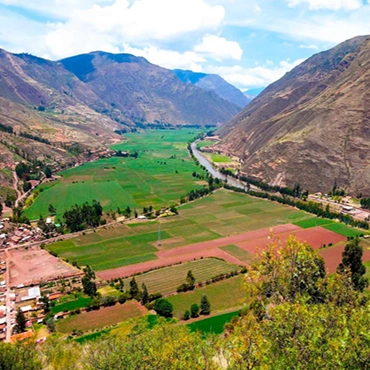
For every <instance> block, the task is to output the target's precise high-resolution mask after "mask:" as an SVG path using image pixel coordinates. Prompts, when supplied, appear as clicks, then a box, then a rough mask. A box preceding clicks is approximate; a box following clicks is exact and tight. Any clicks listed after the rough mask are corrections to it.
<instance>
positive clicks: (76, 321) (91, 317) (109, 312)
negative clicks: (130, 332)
mask: <svg viewBox="0 0 370 370" xmlns="http://www.w3.org/2000/svg"><path fill="white" fill-rule="evenodd" d="M145 314H146V309H145V308H144V307H142V306H141V305H140V304H139V303H137V302H136V301H130V302H127V303H125V304H123V305H120V304H116V305H115V306H112V307H106V308H100V310H97V311H90V312H84V313H81V314H79V315H71V316H68V317H67V318H65V319H62V320H60V321H58V323H57V325H56V328H57V331H58V332H59V333H64V334H68V333H72V332H73V331H74V330H77V331H82V332H87V331H92V330H97V329H102V328H104V327H106V326H111V325H116V324H118V323H120V322H122V321H125V320H128V319H132V318H135V317H140V316H144V315H145Z"/></svg>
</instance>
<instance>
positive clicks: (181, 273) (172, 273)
mask: <svg viewBox="0 0 370 370" xmlns="http://www.w3.org/2000/svg"><path fill="white" fill-rule="evenodd" d="M238 269H239V267H238V266H236V265H232V264H229V263H227V262H224V261H221V260H218V259H215V258H207V259H202V260H197V261H193V262H188V263H184V264H181V265H176V266H171V267H166V268H162V269H159V270H155V271H151V272H148V273H145V274H142V275H138V276H135V280H136V281H137V283H138V284H139V286H141V285H142V283H145V285H146V287H147V288H148V291H149V294H153V293H162V294H169V293H175V292H176V288H177V287H178V286H180V285H181V284H182V283H184V282H185V278H186V274H187V272H188V271H189V270H191V271H192V273H193V275H194V277H195V281H196V283H198V282H203V283H204V282H205V281H206V280H209V279H211V278H213V277H215V276H217V275H220V274H227V273H230V272H232V271H235V270H238ZM130 280H131V279H125V280H124V284H125V287H128V286H129V282H130Z"/></svg>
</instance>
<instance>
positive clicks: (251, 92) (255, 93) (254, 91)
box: [244, 87, 265, 97]
mask: <svg viewBox="0 0 370 370" xmlns="http://www.w3.org/2000/svg"><path fill="white" fill-rule="evenodd" d="M263 90H265V87H258V88H256V89H249V90H247V91H244V95H246V96H248V95H250V96H254V97H256V96H258V95H259V94H261V92H262V91H263Z"/></svg>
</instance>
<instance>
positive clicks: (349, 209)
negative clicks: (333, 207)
mask: <svg viewBox="0 0 370 370" xmlns="http://www.w3.org/2000/svg"><path fill="white" fill-rule="evenodd" d="M342 211H343V212H351V211H353V207H350V206H343V207H342Z"/></svg>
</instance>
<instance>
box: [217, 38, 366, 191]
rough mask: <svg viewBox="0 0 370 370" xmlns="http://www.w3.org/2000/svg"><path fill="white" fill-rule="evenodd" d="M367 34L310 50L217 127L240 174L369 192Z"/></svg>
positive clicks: (315, 188)
mask: <svg viewBox="0 0 370 370" xmlns="http://www.w3.org/2000/svg"><path fill="white" fill-rule="evenodd" d="M369 88H370V37H366V36H363V37H357V38H354V39H351V40H348V41H346V42H344V43H342V44H340V45H338V46H337V47H335V48H333V49H331V50H329V51H326V52H323V53H320V54H317V55H314V56H313V57H311V58H309V59H308V60H306V61H305V62H303V63H302V64H301V65H299V66H298V67H296V68H294V69H293V70H292V71H291V72H289V73H287V74H286V75H285V76H284V77H283V78H282V79H280V80H279V81H277V82H275V83H274V84H272V85H270V86H269V87H268V88H267V89H266V90H265V91H264V92H263V93H262V94H261V95H260V96H258V97H257V98H256V99H255V100H254V101H252V102H251V103H250V104H249V105H248V106H247V107H246V109H244V110H243V111H242V112H241V113H240V114H239V115H238V116H236V117H235V118H234V119H233V120H231V121H230V122H229V123H228V124H226V125H225V126H224V127H222V128H221V129H220V134H221V136H222V138H223V143H222V146H223V147H224V148H225V149H227V150H230V151H231V152H233V153H234V154H237V155H238V156H239V157H241V158H242V159H243V160H244V165H243V172H245V173H246V174H248V175H250V176H255V177H258V178H260V179H263V180H265V181H267V182H270V183H272V184H279V185H290V186H291V185H293V184H294V183H296V182H299V183H300V184H301V185H303V186H305V187H307V188H308V189H310V190H313V191H328V190H330V189H331V188H332V186H333V184H334V182H337V184H338V185H339V186H342V187H345V188H346V189H347V190H349V191H350V192H352V193H363V194H367V195H370V186H369V185H370V105H369V103H370V89H369Z"/></svg>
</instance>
